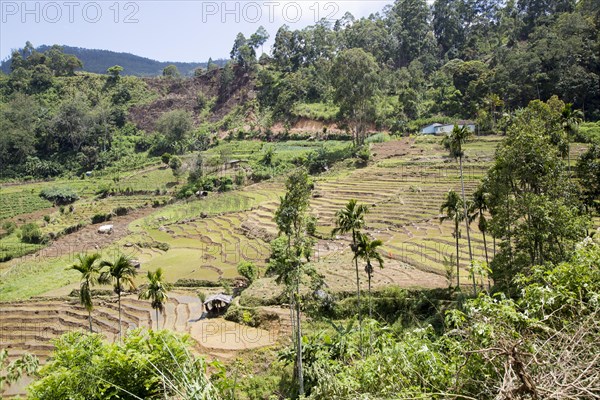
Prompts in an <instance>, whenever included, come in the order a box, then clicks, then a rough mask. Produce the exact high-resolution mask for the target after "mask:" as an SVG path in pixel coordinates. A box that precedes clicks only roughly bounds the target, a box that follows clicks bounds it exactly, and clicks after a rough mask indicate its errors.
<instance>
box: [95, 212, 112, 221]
mask: <svg viewBox="0 0 600 400" xmlns="http://www.w3.org/2000/svg"><path fill="white" fill-rule="evenodd" d="M111 218H112V214H104V213H98V214H96V215H94V216H93V217H92V224H99V223H101V222H106V221H110V219H111Z"/></svg>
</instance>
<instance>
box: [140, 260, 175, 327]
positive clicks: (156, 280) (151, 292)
mask: <svg viewBox="0 0 600 400" xmlns="http://www.w3.org/2000/svg"><path fill="white" fill-rule="evenodd" d="M147 278H148V286H147V287H146V289H144V291H143V292H141V293H140V295H139V298H140V299H141V300H151V305H152V308H153V309H154V310H155V311H156V330H158V312H159V311H160V313H161V314H162V313H164V311H165V302H166V301H167V300H169V296H168V295H167V292H168V291H169V290H171V285H169V284H168V283H167V282H165V280H164V276H163V271H162V268H158V269H157V270H156V271H154V272H152V271H148V275H147Z"/></svg>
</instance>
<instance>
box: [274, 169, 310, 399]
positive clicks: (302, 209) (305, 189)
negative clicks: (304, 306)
mask: <svg viewBox="0 0 600 400" xmlns="http://www.w3.org/2000/svg"><path fill="white" fill-rule="evenodd" d="M312 189H313V184H312V182H311V180H310V179H309V176H308V173H307V172H306V171H305V170H303V169H299V170H297V171H295V172H293V173H292V174H291V175H290V176H289V177H288V179H287V181H286V194H285V195H284V196H283V197H282V198H281V200H280V204H279V208H278V209H277V210H276V211H275V222H276V224H277V227H278V228H279V233H280V234H281V235H283V237H285V240H286V241H287V243H286V245H285V249H284V250H283V251H278V254H273V255H272V259H273V261H274V262H273V269H274V270H275V273H276V274H277V282H278V283H284V284H285V287H286V291H287V293H288V295H289V297H290V307H291V308H292V309H293V308H295V314H296V315H295V321H293V323H294V325H295V329H294V330H295V332H293V338H294V343H295V346H296V377H297V379H298V389H299V394H300V396H303V395H304V374H303V367H302V356H303V354H302V320H301V298H300V285H301V283H302V279H303V276H304V275H305V274H306V273H307V264H308V262H309V261H310V254H311V251H312V247H313V245H314V242H313V240H312V238H311V237H310V235H309V234H308V231H307V221H308V215H307V213H308V209H309V207H310V192H311V191H312Z"/></svg>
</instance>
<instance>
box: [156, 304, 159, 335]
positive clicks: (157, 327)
mask: <svg viewBox="0 0 600 400" xmlns="http://www.w3.org/2000/svg"><path fill="white" fill-rule="evenodd" d="M158 329H159V326H158V308H157V309H156V330H157V331H158Z"/></svg>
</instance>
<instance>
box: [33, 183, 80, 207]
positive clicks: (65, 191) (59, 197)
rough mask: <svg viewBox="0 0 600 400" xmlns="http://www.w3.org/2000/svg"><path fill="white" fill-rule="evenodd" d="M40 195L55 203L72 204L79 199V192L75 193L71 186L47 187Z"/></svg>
mask: <svg viewBox="0 0 600 400" xmlns="http://www.w3.org/2000/svg"><path fill="white" fill-rule="evenodd" d="M40 196H41V197H43V198H44V199H46V200H48V201H51V202H52V203H54V204H55V205H64V204H71V203H73V202H75V201H76V200H77V199H79V196H78V195H77V193H75V191H74V190H73V189H71V188H69V187H64V188H57V187H52V188H46V189H43V190H42V191H41V193H40Z"/></svg>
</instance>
